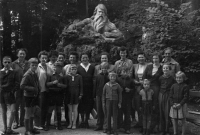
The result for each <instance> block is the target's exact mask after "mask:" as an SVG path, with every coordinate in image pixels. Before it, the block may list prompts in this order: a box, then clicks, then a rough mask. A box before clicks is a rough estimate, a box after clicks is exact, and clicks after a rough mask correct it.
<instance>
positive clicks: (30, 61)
mask: <svg viewBox="0 0 200 135" xmlns="http://www.w3.org/2000/svg"><path fill="white" fill-rule="evenodd" d="M28 62H29V63H30V64H31V63H37V64H38V59H37V58H30V59H29V60H28Z"/></svg>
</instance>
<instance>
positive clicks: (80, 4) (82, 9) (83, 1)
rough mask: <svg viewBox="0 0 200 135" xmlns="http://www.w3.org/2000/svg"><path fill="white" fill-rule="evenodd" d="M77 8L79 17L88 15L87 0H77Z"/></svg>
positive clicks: (83, 17) (82, 17)
mask: <svg viewBox="0 0 200 135" xmlns="http://www.w3.org/2000/svg"><path fill="white" fill-rule="evenodd" d="M77 9H78V16H79V18H80V19H85V18H86V17H88V0H77Z"/></svg>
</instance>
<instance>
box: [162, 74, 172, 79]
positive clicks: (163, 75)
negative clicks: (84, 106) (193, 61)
mask: <svg viewBox="0 0 200 135" xmlns="http://www.w3.org/2000/svg"><path fill="white" fill-rule="evenodd" d="M162 76H163V77H164V78H169V77H170V76H171V75H170V74H169V75H168V76H165V75H164V74H163V75H162Z"/></svg>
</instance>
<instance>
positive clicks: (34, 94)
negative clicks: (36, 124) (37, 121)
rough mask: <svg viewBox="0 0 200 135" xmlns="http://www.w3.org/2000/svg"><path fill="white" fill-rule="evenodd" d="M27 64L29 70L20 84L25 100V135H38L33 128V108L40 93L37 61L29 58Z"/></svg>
mask: <svg viewBox="0 0 200 135" xmlns="http://www.w3.org/2000/svg"><path fill="white" fill-rule="evenodd" d="M28 62H29V63H30V68H29V70H28V71H27V72H26V73H25V74H24V76H23V78H22V81H21V84H20V88H21V89H22V90H23V91H24V100H25V120H24V125H25V135H32V134H38V133H40V132H39V131H37V130H35V129H34V128H33V118H34V113H35V107H36V105H37V104H38V103H37V102H38V96H39V92H40V86H39V80H38V76H37V74H36V70H37V67H38V59H37V58H31V59H29V61H28Z"/></svg>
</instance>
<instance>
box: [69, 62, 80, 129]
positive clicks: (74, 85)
mask: <svg viewBox="0 0 200 135" xmlns="http://www.w3.org/2000/svg"><path fill="white" fill-rule="evenodd" d="M70 68H71V72H70V74H69V75H67V76H66V77H67V82H68V85H67V86H68V94H67V95H68V97H67V100H68V101H67V104H68V116H69V126H68V127H67V128H68V129H76V120H77V116H78V103H79V100H80V99H81V98H82V96H83V82H82V77H81V75H79V74H77V66H76V65H75V64H72V65H71V67H70ZM72 112H73V113H74V114H73V122H72Z"/></svg>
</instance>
